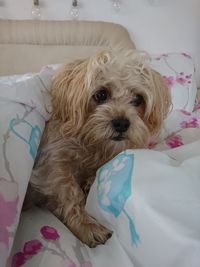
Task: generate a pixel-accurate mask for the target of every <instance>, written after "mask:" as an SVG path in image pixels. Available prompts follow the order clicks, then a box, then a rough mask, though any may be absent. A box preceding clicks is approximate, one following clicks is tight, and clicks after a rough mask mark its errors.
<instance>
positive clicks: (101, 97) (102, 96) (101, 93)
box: [93, 87, 108, 104]
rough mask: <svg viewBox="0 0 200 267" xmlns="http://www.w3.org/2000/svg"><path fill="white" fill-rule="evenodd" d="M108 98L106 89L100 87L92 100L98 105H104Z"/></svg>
mask: <svg viewBox="0 0 200 267" xmlns="http://www.w3.org/2000/svg"><path fill="white" fill-rule="evenodd" d="M107 98H108V91H107V88H105V87H102V88H101V89H100V90H98V91H97V92H96V93H95V94H94V95H93V99H94V100H95V102H97V103H98V104H102V103H104V102H105V101H106V100H107Z"/></svg>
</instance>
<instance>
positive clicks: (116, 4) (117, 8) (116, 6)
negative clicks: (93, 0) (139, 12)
mask: <svg viewBox="0 0 200 267" xmlns="http://www.w3.org/2000/svg"><path fill="white" fill-rule="evenodd" d="M112 6H113V8H114V10H115V12H119V11H120V10H121V0H112Z"/></svg>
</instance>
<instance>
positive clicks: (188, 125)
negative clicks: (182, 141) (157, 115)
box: [180, 117, 199, 129]
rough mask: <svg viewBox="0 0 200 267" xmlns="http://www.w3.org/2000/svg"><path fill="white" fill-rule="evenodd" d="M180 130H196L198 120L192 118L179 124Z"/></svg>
mask: <svg viewBox="0 0 200 267" xmlns="http://www.w3.org/2000/svg"><path fill="white" fill-rule="evenodd" d="M180 126H181V128H183V129H184V128H198V127H199V124H198V120H197V118H195V117H193V118H191V120H188V121H182V122H181V123H180Z"/></svg>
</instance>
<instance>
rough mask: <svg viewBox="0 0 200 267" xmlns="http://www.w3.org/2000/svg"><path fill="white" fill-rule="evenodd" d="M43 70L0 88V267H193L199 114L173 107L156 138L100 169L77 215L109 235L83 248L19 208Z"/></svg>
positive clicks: (199, 248)
mask: <svg viewBox="0 0 200 267" xmlns="http://www.w3.org/2000/svg"><path fill="white" fill-rule="evenodd" d="M51 75H52V72H51V70H46V71H43V72H41V73H40V74H39V75H36V76H34V78H30V79H27V80H25V81H19V82H18V83H16V84H15V85H14V86H13V85H11V84H9V83H7V84H6V83H4V84H1V85H0V267H10V266H11V267H19V266H24V267H55V266H56V267H92V266H93V267H103V266H109V267H120V266H126V267H129V266H130V267H131V266H134V267H157V266H162V267H173V266H174V267H199V266H200V108H199V106H198V105H196V107H195V110H194V112H193V113H189V112H188V111H184V110H174V111H173V112H172V113H171V114H170V116H169V118H168V119H167V121H166V125H165V128H164V129H163V133H162V135H161V136H160V139H159V140H157V141H156V142H152V143H151V144H149V148H148V149H138V150H127V151H123V152H122V153H120V154H119V155H118V156H116V157H115V158H114V159H112V160H111V161H110V162H108V163H107V164H105V165H104V166H102V167H101V168H100V169H99V170H98V172H97V176H96V181H95V183H94V184H93V186H92V188H91V191H90V193H89V196H88V200H87V205H86V209H87V210H88V212H89V213H90V214H91V215H92V216H94V217H95V218H97V219H98V220H99V221H100V222H102V223H103V224H104V225H106V226H107V227H109V228H110V229H112V230H113V236H112V238H111V239H110V240H108V242H107V243H106V244H105V245H102V246H98V247H97V248H95V249H90V248H88V247H86V246H85V245H83V244H82V243H81V242H79V240H77V239H76V238H75V237H74V236H73V235H72V234H71V232H69V230H68V229H67V228H66V227H65V226H64V225H63V224H62V223H61V222H60V221H59V220H58V219H57V218H55V217H54V215H53V214H51V213H50V212H49V211H46V210H42V209H39V208H36V207H35V208H33V209H31V210H28V211H26V212H22V203H23V200H24V196H25V193H26V189H27V185H28V182H29V178H30V174H31V170H32V167H33V164H34V159H35V156H36V153H37V148H38V145H39V142H40V138H41V135H42V132H43V129H44V126H45V120H48V112H47V110H48V107H50V105H49V99H48V97H47V96H46V95H45V91H46V89H47V88H48V84H49V82H50V78H51Z"/></svg>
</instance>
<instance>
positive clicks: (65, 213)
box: [53, 173, 112, 247]
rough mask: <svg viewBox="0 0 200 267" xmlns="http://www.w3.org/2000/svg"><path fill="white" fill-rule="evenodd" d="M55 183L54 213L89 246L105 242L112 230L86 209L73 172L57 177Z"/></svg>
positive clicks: (83, 197)
mask: <svg viewBox="0 0 200 267" xmlns="http://www.w3.org/2000/svg"><path fill="white" fill-rule="evenodd" d="M56 180H57V184H54V188H55V191H54V192H57V195H56V196H55V197H56V198H57V200H56V202H57V203H56V208H55V209H53V212H54V214H55V215H56V216H57V217H58V218H59V219H61V220H62V221H63V222H64V224H65V225H66V226H67V227H68V228H69V229H70V231H71V232H72V233H73V234H74V235H75V236H76V237H77V238H78V239H80V240H81V241H82V242H83V243H85V244H87V245H88V246H89V247H96V246H97V245H99V244H104V243H105V242H106V241H107V239H109V238H110V237H111V236H112V231H110V230H108V229H107V228H106V227H104V226H103V225H101V224H99V223H98V222H97V221H96V220H95V219H93V218H92V217H91V216H89V215H88V214H87V212H86V211H85V195H84V193H83V191H82V189H81V187H80V186H79V184H78V183H77V182H76V179H75V177H73V175H72V174H69V173H68V175H67V176H66V174H65V175H64V173H63V176H60V177H59V178H58V177H57V179H56Z"/></svg>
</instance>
